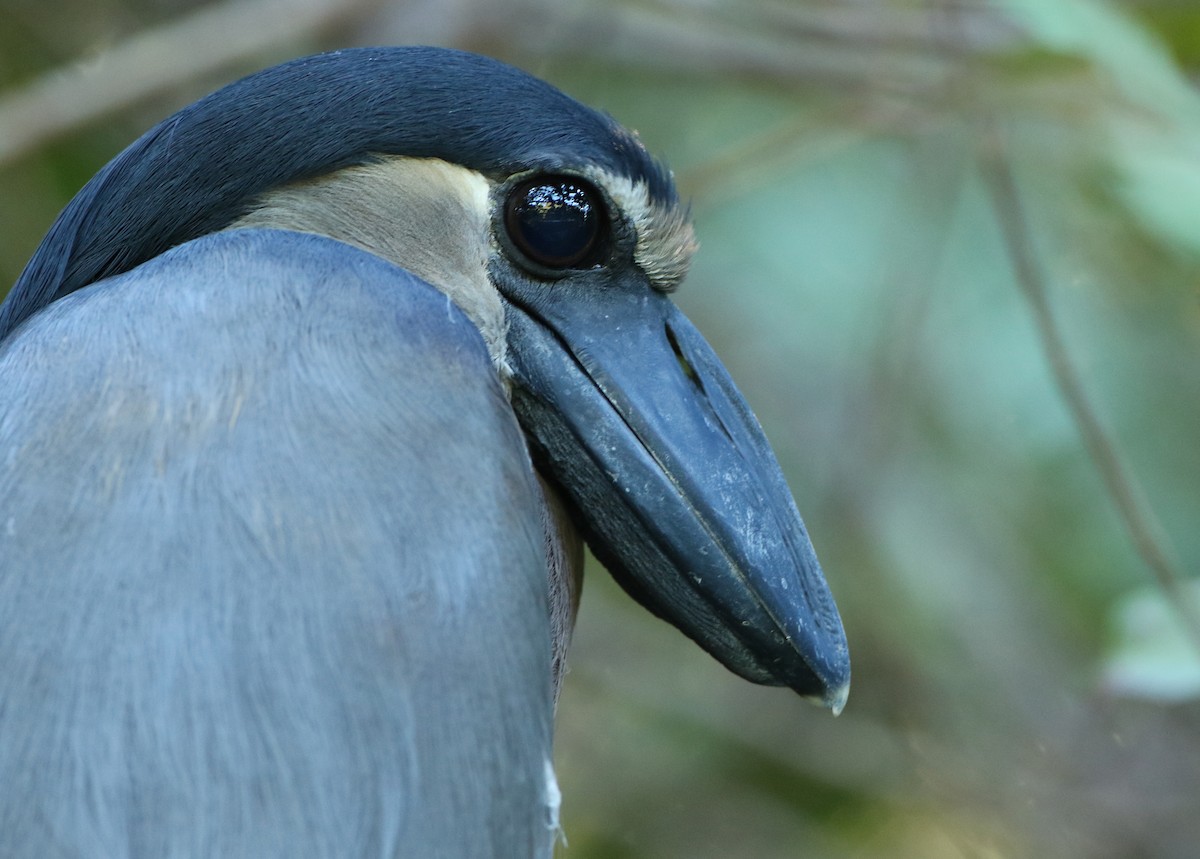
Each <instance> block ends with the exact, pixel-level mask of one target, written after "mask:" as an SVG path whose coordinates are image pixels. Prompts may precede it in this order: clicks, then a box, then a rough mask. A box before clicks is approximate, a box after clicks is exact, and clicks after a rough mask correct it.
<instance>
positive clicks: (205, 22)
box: [0, 0, 372, 164]
mask: <svg viewBox="0 0 1200 859" xmlns="http://www.w3.org/2000/svg"><path fill="white" fill-rule="evenodd" d="M368 5H372V4H371V3H370V0H367V2H364V0H226V2H223V3H218V4H216V5H214V6H208V7H205V8H202V9H200V10H199V11H197V12H194V13H192V14H191V15H188V16H186V17H184V18H181V19H180V20H178V21H173V22H171V23H170V24H166V25H164V26H161V27H156V28H153V29H150V30H146V31H145V32H142V33H139V34H137V35H136V36H133V37H131V38H129V39H127V40H126V41H124V42H121V43H119V44H117V45H114V46H113V47H112V48H110V49H108V50H106V51H104V52H103V53H101V54H100V55H99V56H98V57H96V58H95V59H94V60H91V61H88V62H82V63H75V64H72V65H69V66H66V67H64V68H61V69H57V70H55V71H52V72H50V73H48V74H46V75H44V76H42V77H40V78H38V79H36V80H34V81H32V82H30V83H29V84H27V85H25V86H23V87H21V88H18V89H15V90H11V91H9V92H7V93H4V94H0V164H3V163H5V162H8V161H12V160H14V159H16V158H19V157H21V156H22V155H24V154H26V153H28V152H30V151H31V150H33V149H34V148H35V147H37V146H39V145H41V144H43V143H45V142H46V141H48V140H51V139H53V138H55V137H58V136H60V135H63V134H66V133H68V132H70V131H72V130H74V129H76V128H78V127H80V126H82V125H84V124H86V123H88V122H91V121H94V120H96V119H98V118H100V117H102V116H105V115H107V114H109V113H112V112H115V111H117V110H120V109H122V108H125V107H128V106H129V105H132V104H135V103H137V102H139V101H141V100H143V99H146V98H148V97H149V96H152V95H155V94H157V93H161V92H165V91H168V90H170V89H171V88H172V87H176V86H179V85H180V84H183V83H186V82H187V81H190V80H194V79H197V78H200V77H203V76H204V75H206V74H211V73H212V72H214V71H217V70H219V69H221V68H223V67H225V66H227V65H230V64H232V63H235V62H237V61H239V60H244V59H246V58H247V57H251V56H254V55H255V54H256V53H259V52H262V51H264V50H266V49H269V48H270V47H272V46H276V45H283V44H286V43H287V42H288V41H289V40H293V39H297V38H301V37H303V36H306V35H311V34H312V33H315V32H319V31H321V30H322V29H324V28H327V27H329V26H331V25H333V24H335V23H339V22H341V21H343V20H345V19H347V18H349V17H350V16H351V15H352V14H354V13H356V12H360V11H362V10H363V8H364V7H367V6H368Z"/></svg>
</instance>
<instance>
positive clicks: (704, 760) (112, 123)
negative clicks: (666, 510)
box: [0, 0, 1200, 859]
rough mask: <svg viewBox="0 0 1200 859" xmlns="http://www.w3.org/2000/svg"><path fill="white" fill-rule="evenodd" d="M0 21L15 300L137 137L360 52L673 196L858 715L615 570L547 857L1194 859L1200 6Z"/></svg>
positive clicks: (759, 4)
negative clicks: (810, 543)
mask: <svg viewBox="0 0 1200 859" xmlns="http://www.w3.org/2000/svg"><path fill="white" fill-rule="evenodd" d="M0 18H2V19H3V21H4V26H2V27H0V87H3V89H2V90H0V283H11V282H12V281H13V280H14V279H15V278H16V276H17V274H18V273H19V271H20V269H21V266H22V265H23V264H24V261H25V260H26V259H27V258H28V257H29V255H30V254H31V253H32V251H33V249H34V247H35V246H36V243H37V242H38V240H39V239H40V236H41V234H42V233H43V232H44V231H45V230H46V228H47V227H48V226H49V224H50V222H51V221H52V219H53V217H54V215H55V213H56V212H57V211H58V209H59V208H60V207H61V206H62V205H63V204H64V203H65V202H66V201H67V200H68V199H69V198H70V196H71V195H72V194H73V193H74V192H75V191H76V190H77V189H78V188H79V186H80V185H81V184H82V183H83V182H84V181H85V180H86V179H87V178H88V177H89V176H90V175H91V174H92V173H93V172H94V171H95V170H96V169H97V168H98V167H99V166H100V165H102V164H103V163H104V162H105V161H106V160H107V159H108V158H110V157H111V156H112V155H114V154H115V153H116V152H118V151H119V150H120V149H121V148H122V147H123V146H124V145H126V144H127V143H128V142H129V141H131V140H132V139H133V138H134V137H135V136H136V135H138V134H140V133H141V131H143V130H144V129H145V128H146V127H148V126H149V125H150V124H152V123H153V122H155V121H157V120H158V119H160V118H161V117H163V116H165V115H166V114H168V113H169V112H171V111H172V110H174V109H175V108H177V107H179V106H181V105H182V104H185V103H187V102H188V101H191V100H192V99H194V98H195V97H197V96H199V95H202V94H203V93H205V92H207V91H208V90H210V89H212V88H214V87H215V86H217V85H219V84H221V83H224V82H226V81H228V80H231V79H233V78H234V77H237V76H238V75H240V74H242V73H244V72H247V71H250V70H253V69H256V68H259V67H261V66H264V65H267V64H270V63H272V62H275V61H277V60H280V59H284V58H286V57H290V56H294V55H298V54H301V53H307V52H312V51H316V50H320V49H324V48H329V47H335V46H341V45H346V44H356V43H358V44H361V43H437V44H448V45H456V46H460V47H466V48H469V49H473V50H478V51H481V52H485V53H489V54H492V55H494V56H498V57H501V58H503V59H506V60H508V61H510V62H514V63H516V64H518V65H520V66H522V67H524V68H526V69H528V70H530V71H532V72H534V73H537V74H539V75H541V76H543V77H546V78H548V79H549V80H551V81H553V82H555V83H557V84H558V85H559V86H561V87H563V88H564V89H566V90H567V91H568V92H570V93H572V94H574V95H576V96H577V97H579V98H581V99H582V100H584V101H587V102H590V103H592V104H594V105H596V106H599V107H602V108H604V109H606V110H608V111H610V112H611V113H613V114H614V115H616V116H617V117H618V118H619V119H620V120H622V121H623V122H624V123H625V124H627V125H629V126H632V127H634V128H637V129H638V130H639V131H640V133H641V135H642V137H643V139H644V140H645V141H647V143H648V144H649V145H650V147H651V148H652V149H653V150H655V151H656V152H659V153H661V154H662V155H664V156H665V157H666V158H667V160H668V161H669V162H670V163H671V164H672V165H673V166H674V168H675V169H676V172H677V175H678V177H679V180H680V184H681V186H682V189H683V191H684V193H685V194H686V195H688V196H690V197H691V199H692V200H693V208H694V213H695V218H696V221H697V226H698V231H699V234H700V236H701V239H702V243H703V247H702V250H701V253H700V255H699V257H698V259H697V261H696V265H695V268H694V270H693V274H692V276H691V278H690V280H689V282H688V283H687V284H686V285H685V288H684V290H683V291H682V292H681V293H680V295H679V302H680V304H681V305H683V307H684V309H685V310H686V311H687V312H688V313H689V315H691V316H692V318H693V320H694V321H695V322H696V323H697V324H698V325H699V327H700V328H701V329H702V330H703V331H705V332H706V334H707V336H708V337H709V338H710V340H711V341H712V342H713V344H714V346H715V347H716V349H717V351H718V353H720V354H721V355H722V356H723V357H724V358H725V359H726V361H727V363H728V364H729V366H730V369H731V372H732V373H733V375H734V377H735V378H736V379H738V380H739V381H740V383H741V384H742V386H743V389H744V391H745V393H746V394H747V397H748V399H749V400H750V402H751V404H752V405H753V406H754V407H755V408H756V410H757V411H758V413H759V416H760V418H761V420H762V422H763V424H764V426H765V428H766V430H767V433H768V435H769V436H770V437H771V439H772V441H773V443H774V444H775V445H776V448H777V450H778V453H779V456H780V459H781V461H782V463H783V465H784V468H785V471H786V472H787V474H788V476H789V480H790V482H791V485H792V487H793V490H794V492H795V494H796V496H797V499H798V502H799V505H800V508H801V510H802V512H803V513H804V515H805V517H806V520H807V523H808V526H809V530H810V532H811V533H812V535H813V538H814V542H815V543H816V545H817V548H818V551H819V552H820V553H821V556H822V558H823V562H824V564H825V567H826V570H827V573H828V576H829V578H830V580H831V583H832V586H833V589H834V592H835V594H836V596H837V598H838V601H839V604H840V606H841V610H842V615H843V618H844V620H845V624H846V627H847V632H848V635H849V638H850V642H851V649H852V654H853V658H854V672H855V680H854V690H853V692H852V694H851V697H850V702H849V705H848V707H847V709H846V711H845V713H844V714H843V715H842V716H841V717H840V718H839V719H837V720H833V719H831V718H829V716H828V715H827V714H826V713H824V712H822V711H819V710H817V709H816V708H813V707H811V706H809V705H806V704H805V703H803V702H801V701H799V700H797V699H795V697H794V696H793V695H791V693H788V692H786V691H783V690H775V689H760V688H755V687H752V686H750V685H749V684H747V683H744V682H742V681H740V680H738V679H736V678H734V677H731V676H729V675H728V674H727V673H726V672H725V671H724V670H723V669H721V668H720V667H719V666H718V665H716V664H715V663H713V662H712V660H710V659H709V658H708V657H707V656H705V655H704V654H703V653H701V652H700V651H699V650H698V649H697V648H695V647H694V646H693V645H691V644H690V643H689V642H687V641H686V640H684V639H683V638H682V637H681V636H680V635H679V634H678V633H676V632H675V631H674V630H672V629H671V628H669V627H667V626H665V625H664V624H662V623H660V622H658V621H656V620H654V619H653V618H651V617H650V616H649V615H647V614H646V613H645V612H644V611H642V610H641V609H640V608H638V607H637V606H636V605H634V604H633V603H632V602H631V601H630V600H629V599H627V598H626V597H625V596H624V595H623V594H622V593H620V592H619V591H618V590H617V589H616V588H615V587H614V586H613V585H612V583H611V582H610V581H609V580H608V578H607V576H606V574H604V573H603V571H602V570H600V569H599V568H598V567H596V566H593V567H592V568H590V570H589V573H588V582H587V588H586V592H585V595H584V600H583V606H582V613H581V617H580V625H579V629H578V633H577V639H576V647H575V649H574V653H573V669H572V673H571V674H570V676H569V680H568V684H567V687H566V690H565V692H564V696H563V700H562V702H561V705H560V713H559V730H558V753H557V760H558V768H559V773H560V781H561V783H562V788H563V791H564V794H565V804H564V824H565V828H566V833H567V837H568V839H569V847H568V848H566V849H562V850H560V855H562V856H564V857H570V859H600V857H605V859H633V857H729V856H747V857H750V856H753V857H792V856H827V857H913V859H941V857H946V859H950V857H987V859H991V857H1018V856H1055V857H1180V859H1184V857H1193V856H1195V855H1196V846H1195V845H1196V844H1198V843H1200V815H1198V814H1197V811H1198V810H1200V704H1198V703H1197V696H1198V695H1200V660H1198V659H1197V656H1196V654H1197V641H1196V640H1193V639H1189V636H1188V634H1187V631H1186V629H1185V628H1184V627H1183V626H1182V625H1181V623H1180V621H1179V617H1180V615H1181V613H1182V614H1186V601H1185V599H1184V598H1183V595H1184V594H1186V593H1187V589H1188V587H1189V586H1188V585H1186V584H1180V582H1181V581H1182V580H1185V579H1187V578H1188V577H1190V576H1193V575H1194V573H1195V571H1196V570H1197V567H1198V566H1200V527H1198V525H1197V523H1198V522H1200V492H1198V491H1197V486H1198V485H1200V444H1198V443H1197V442H1198V441H1200V439H1198V433H1197V430H1198V429H1200V306H1198V301H1197V299H1198V297H1200V296H1198V291H1197V283H1198V276H1200V229H1197V212H1200V96H1198V94H1197V91H1196V89H1195V86H1194V82H1193V79H1192V75H1193V74H1194V72H1195V71H1196V64H1197V63H1200V7H1197V5H1196V4H1194V3H1187V2H1171V0H1140V2H1127V3H1124V4H1117V3H1102V2H1096V0H1006V2H1000V0H997V2H993V3H985V2H969V1H968V0H909V2H904V0H892V2H886V0H874V2H867V0H793V2H786V0H624V2H616V3H612V2H603V0H560V2H554V0H501V2H487V3H485V2H483V0H426V2H386V0H373V2H365V0H336V2H335V0H325V2H318V0H256V2H251V0H241V2H225V3H200V2H193V0H87V2H84V0H0ZM1156 569H1157V575H1156V572H1155V571H1156ZM1164 577H1165V579H1166V581H1167V583H1168V587H1167V589H1166V590H1165V591H1164V589H1163V587H1161V585H1160V584H1159V582H1160V581H1161V580H1163V579H1164ZM1172 577H1174V578H1173V579H1172ZM1172 580H1174V581H1175V582H1176V584H1177V585H1179V586H1178V587H1177V588H1176V590H1175V591H1172V590H1171V585H1170V582H1171V581H1172ZM1192 596H1193V597H1200V594H1193V595H1192ZM1198 601H1200V600H1197V599H1193V600H1192V605H1193V606H1194V605H1195V603H1196V602H1198Z"/></svg>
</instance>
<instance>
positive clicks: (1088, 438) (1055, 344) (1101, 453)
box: [980, 119, 1200, 650]
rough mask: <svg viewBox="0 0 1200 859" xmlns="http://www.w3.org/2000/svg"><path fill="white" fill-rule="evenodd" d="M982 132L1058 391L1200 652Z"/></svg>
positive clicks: (1196, 613) (1177, 577) (1002, 161)
mask: <svg viewBox="0 0 1200 859" xmlns="http://www.w3.org/2000/svg"><path fill="white" fill-rule="evenodd" d="M980 128H981V132H982V137H983V147H982V154H981V170H982V173H983V177H984V180H985V181H986V183H987V187H988V191H989V192H990V194H991V198H992V205H993V207H994V208H995V211H996V217H997V219H998V220H999V222H1000V229H1001V232H1002V233H1003V236H1004V242H1005V244H1006V246H1007V249H1008V255H1009V258H1010V259H1011V260H1012V264H1013V269H1014V274H1015V276H1016V280H1017V283H1018V284H1019V285H1020V287H1021V291H1022V292H1024V293H1025V298H1026V299H1027V300H1028V301H1029V307H1030V309H1031V310H1032V312H1033V318H1034V322H1035V324H1036V325H1037V331H1038V337H1039V339H1040V340H1041V343H1042V350H1043V351H1044V352H1045V355H1046V360H1047V362H1049V364H1050V371H1051V373H1052V375H1053V377H1054V382H1055V384H1056V386H1057V387H1058V392H1059V394H1060V396H1061V397H1062V399H1063V402H1064V403H1066V406H1067V409H1068V411H1069V412H1070V413H1071V418H1072V420H1074V422H1075V426H1076V428H1077V429H1078V431H1079V435H1080V437H1081V438H1082V439H1083V444H1084V447H1085V448H1086V449H1087V452H1088V455H1089V456H1090V457H1091V459H1092V463H1093V464H1094V465H1095V467H1096V470H1097V471H1098V472H1099V473H1100V477H1101V479H1102V480H1103V481H1104V486H1105V488H1106V490H1107V491H1108V494H1109V496H1110V497H1111V498H1112V501H1113V504H1114V505H1115V506H1116V508H1117V514H1118V515H1119V517H1120V519H1121V521H1122V523H1123V524H1124V525H1125V530H1126V531H1127V532H1128V534H1129V537H1130V539H1131V540H1132V541H1133V545H1134V548H1135V550H1136V551H1137V553H1138V555H1139V556H1140V557H1141V559H1142V561H1143V563H1145V564H1146V566H1147V567H1149V568H1150V571H1151V573H1152V574H1153V575H1154V578H1155V580H1156V581H1157V582H1158V585H1159V587H1160V588H1162V590H1163V593H1164V594H1165V595H1166V597H1167V599H1168V600H1169V601H1170V602H1171V603H1172V604H1173V605H1174V606H1175V609H1176V611H1177V612H1178V614H1179V617H1180V619H1181V621H1182V622H1183V627H1184V629H1185V630H1186V631H1187V634H1188V635H1189V636H1190V638H1191V639H1192V642H1193V644H1195V646H1196V648H1197V650H1200V610H1198V609H1197V606H1196V605H1195V603H1194V602H1193V601H1192V599H1191V595H1190V594H1189V593H1188V591H1187V589H1186V588H1185V587H1184V583H1185V581H1186V580H1187V577H1186V576H1185V575H1184V574H1183V573H1182V572H1181V571H1180V570H1179V569H1178V567H1177V565H1176V563H1175V561H1174V560H1173V559H1172V552H1171V550H1170V549H1169V547H1168V542H1167V537H1166V534H1165V532H1164V531H1163V529H1162V527H1161V526H1160V525H1159V524H1158V521H1157V519H1156V517H1155V515H1154V512H1153V510H1152V509H1151V508H1150V505H1149V503H1148V502H1147V501H1146V499H1145V496H1144V494H1143V493H1142V491H1141V489H1140V487H1139V486H1138V483H1137V480H1136V477H1135V476H1134V474H1133V472H1131V471H1130V469H1129V468H1128V467H1127V466H1126V465H1125V463H1124V461H1123V460H1122V458H1121V455H1120V453H1119V451H1118V450H1117V447H1116V444H1115V443H1114V441H1113V439H1112V438H1110V437H1109V434H1108V432H1107V431H1106V430H1105V428H1104V426H1103V425H1102V424H1101V422H1100V419H1099V417H1098V416H1097V414H1096V410H1095V409H1094V408H1093V407H1092V404H1091V402H1090V400H1089V399H1088V396H1087V393H1086V391H1084V388H1083V382H1082V380H1081V379H1080V376H1079V373H1078V371H1077V370H1076V368H1075V365H1074V364H1073V363H1072V361H1071V357H1070V355H1069V353H1068V352H1067V347H1066V343H1065V342H1064V340H1063V335H1062V331H1061V329H1059V327H1058V324H1057V322H1056V321H1055V319H1054V313H1053V311H1052V309H1051V307H1050V299H1049V294H1048V289H1047V286H1046V282H1045V278H1044V276H1043V273H1042V269H1041V267H1040V266H1039V265H1038V262H1037V255H1036V253H1035V251H1034V248H1033V242H1032V240H1031V238H1030V232H1029V225H1028V222H1027V220H1026V218H1025V214H1024V211H1023V209H1022V205H1021V196H1020V192H1019V190H1018V188H1017V181H1016V177H1015V176H1014V175H1013V170H1012V164H1011V160H1010V158H1009V155H1008V149H1007V146H1006V144H1005V139H1004V135H1003V133H1002V131H1001V130H1000V129H999V128H998V127H997V126H996V124H995V122H994V121H993V120H991V119H983V120H981V121H980Z"/></svg>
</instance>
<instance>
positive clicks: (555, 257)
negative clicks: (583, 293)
mask: <svg viewBox="0 0 1200 859" xmlns="http://www.w3.org/2000/svg"><path fill="white" fill-rule="evenodd" d="M599 199H600V198H599V194H598V193H597V192H596V191H595V189H593V188H592V187H590V186H589V185H588V184H587V183H585V182H583V181H582V180H580V179H576V178H574V177H571V176H559V177H546V176H539V177H536V178H534V179H530V180H528V181H526V182H523V183H521V184H520V185H518V186H517V187H515V188H514V189H513V190H512V193H510V194H509V197H508V202H507V204H506V210H505V215H504V222H505V228H506V229H507V230H508V235H509V238H510V239H511V240H512V242H513V244H514V245H516V247H517V250H519V251H520V252H521V253H523V254H524V255H525V256H527V257H528V258H529V259H530V260H532V261H533V262H535V263H537V264H538V265H542V266H545V267H547V268H555V269H564V268H577V267H579V266H580V265H581V264H583V263H585V262H586V261H587V260H588V259H589V257H591V256H592V252H593V250H595V248H596V246H597V244H598V240H599V237H600V231H601V227H602V225H603V223H604V218H603V215H602V208H601V204H600V202H599Z"/></svg>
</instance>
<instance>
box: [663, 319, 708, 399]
mask: <svg viewBox="0 0 1200 859" xmlns="http://www.w3.org/2000/svg"><path fill="white" fill-rule="evenodd" d="M663 327H664V329H665V330H666V333H667V342H668V343H670V344H671V351H672V352H674V353H675V360H676V361H678V362H679V369H680V370H682V371H683V375H685V376H687V377H688V380H689V381H690V382H691V383H692V384H693V385H695V386H696V387H697V388H699V389H700V390H701V392H703V391H704V385H703V383H701V381H700V374H699V373H697V372H696V369H695V368H694V367H693V366H692V365H691V363H690V362H689V361H688V359H687V358H686V357H685V356H684V354H683V350H682V349H680V348H679V341H678V340H677V339H675V332H674V331H672V330H671V326H670V325H665V326H663Z"/></svg>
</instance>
